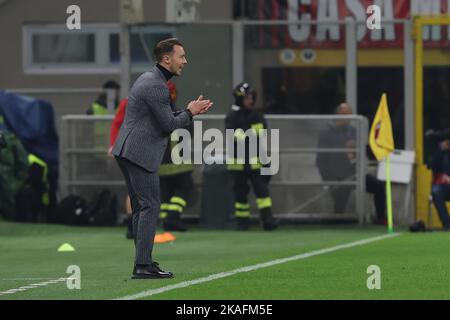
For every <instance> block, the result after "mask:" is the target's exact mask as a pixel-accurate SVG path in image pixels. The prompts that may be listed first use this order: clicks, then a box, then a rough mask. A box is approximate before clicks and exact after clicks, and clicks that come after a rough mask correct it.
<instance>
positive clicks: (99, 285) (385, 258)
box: [0, 221, 450, 300]
mask: <svg viewBox="0 0 450 320" xmlns="http://www.w3.org/2000/svg"><path fill="white" fill-rule="evenodd" d="M124 233H125V230H124V228H123V227H117V228H92V227H89V228H87V227H69V226H59V225H41V224H16V223H7V222H2V221H0V292H5V291H8V290H11V289H17V288H20V287H26V286H28V285H30V284H35V283H41V282H45V281H47V280H46V279H58V278H61V277H63V278H64V277H68V276H70V275H69V274H67V273H66V269H67V267H68V266H69V265H77V266H79V267H80V270H81V289H80V290H77V289H74V290H69V289H68V288H67V285H66V282H65V281H62V282H58V283H52V284H48V285H45V286H40V287H34V288H29V289H25V290H23V291H16V292H14V293H12V294H0V300H3V299H4V300H10V299H12V300H17V299H116V298H122V297H125V296H129V295H134V294H138V293H141V292H146V291H149V290H152V289H156V288H161V287H165V286H168V285H174V284H178V283H182V282H185V281H189V280H195V279H199V278H203V277H206V276H209V275H214V274H217V273H220V272H226V271H230V270H234V269H237V268H242V267H245V266H251V265H255V264H259V263H264V262H268V261H273V260H275V259H280V258H286V257H291V256H296V255H299V254H303V253H308V252H313V251H315V250H320V249H326V248H331V247H334V246H337V245H341V244H348V243H351V242H354V241H357V240H362V239H368V238H372V237H376V236H379V235H384V234H386V231H385V228H381V227H360V226H282V227H281V228H280V229H279V230H277V231H275V232H263V231H261V230H260V229H258V228H256V227H255V228H253V229H252V230H250V231H249V232H238V231H229V230H228V231H215V230H214V231H211V230H200V229H195V228H191V230H189V231H188V232H186V233H174V234H175V236H176V237H177V240H176V241H175V242H173V243H165V244H156V245H155V248H154V260H156V261H158V262H160V263H161V266H162V268H163V269H167V270H170V271H172V272H174V273H175V278H173V279H168V280H131V279H130V276H131V272H132V268H133V256H134V252H133V251H134V245H133V242H132V241H130V240H127V239H125V236H124ZM449 240H450V233H449V232H431V233H420V234H412V233H408V232H407V231H405V230H403V232H401V234H400V235H398V236H396V237H392V238H387V239H383V240H379V241H375V242H371V243H368V244H364V245H360V246H355V247H349V248H345V249H341V250H337V251H333V252H328V253H324V254H321V255H316V256H312V257H308V258H305V259H300V260H295V261H290V262H286V263H283V264H278V265H273V266H269V267H266V268H261V269H258V270H254V271H249V272H241V273H237V274H234V275H232V276H228V277H225V278H221V279H216V280H212V281H208V282H204V283H200V284H196V285H190V286H187V287H184V288H177V289H174V290H170V291H166V292H162V293H159V294H155V295H152V296H148V297H144V299H167V300H169V299H224V300H229V299H250V300H268V299H295V300H303V299H450V246H448V244H449V243H450V242H449ZM66 242H67V243H70V244H71V245H72V246H73V247H74V248H75V249H76V250H75V251H74V252H57V248H58V247H59V246H60V245H61V244H63V243H66ZM370 265H377V266H379V267H380V270H381V277H380V279H381V289H379V290H369V289H368V288H367V285H366V283H367V279H368V278H369V277H370V276H371V275H370V274H368V273H367V268H368V266H370Z"/></svg>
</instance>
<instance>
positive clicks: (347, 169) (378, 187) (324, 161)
mask: <svg viewBox="0 0 450 320" xmlns="http://www.w3.org/2000/svg"><path fill="white" fill-rule="evenodd" d="M352 113H353V112H352V108H351V107H350V105H349V104H347V103H341V104H340V105H339V106H338V107H337V108H336V109H335V114H336V115H351V114H352ZM355 146H356V130H355V128H354V127H353V126H351V125H350V120H348V119H341V120H334V121H333V122H331V123H330V124H329V126H328V128H327V129H325V130H322V131H321V132H320V134H319V142H318V148H320V149H353V148H355ZM316 165H317V167H318V169H319V172H320V175H321V177H322V180H324V181H345V180H347V181H353V180H354V176H355V174H356V154H355V152H353V151H352V152H347V153H344V152H320V153H318V154H317V158H316ZM352 188H353V187H352V186H347V185H344V186H343V185H339V186H332V187H331V188H330V192H331V196H332V198H333V202H334V212H335V213H343V212H344V211H345V207H346V205H347V202H348V198H349V196H350V192H351V190H352ZM366 191H367V192H369V193H373V194H374V202H375V209H376V221H375V222H376V224H383V225H384V224H386V192H385V188H384V183H383V182H382V181H380V180H378V179H377V178H376V177H375V176H373V175H371V174H367V175H366Z"/></svg>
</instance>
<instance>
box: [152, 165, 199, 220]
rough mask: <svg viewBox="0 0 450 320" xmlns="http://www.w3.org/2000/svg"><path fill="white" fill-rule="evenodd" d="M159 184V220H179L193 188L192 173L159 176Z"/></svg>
mask: <svg viewBox="0 0 450 320" xmlns="http://www.w3.org/2000/svg"><path fill="white" fill-rule="evenodd" d="M159 182H160V184H161V213H160V218H162V219H165V218H169V219H170V218H171V217H177V218H179V216H180V215H181V214H182V213H183V211H184V209H185V208H186V205H187V199H188V197H189V195H190V194H191V193H192V190H193V188H194V182H193V180H192V172H183V173H179V174H174V175H167V176H160V177H159Z"/></svg>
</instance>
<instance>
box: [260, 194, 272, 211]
mask: <svg viewBox="0 0 450 320" xmlns="http://www.w3.org/2000/svg"><path fill="white" fill-rule="evenodd" d="M256 205H257V207H258V209H264V208H270V207H271V206H272V199H271V198H270V197H267V198H257V199H256Z"/></svg>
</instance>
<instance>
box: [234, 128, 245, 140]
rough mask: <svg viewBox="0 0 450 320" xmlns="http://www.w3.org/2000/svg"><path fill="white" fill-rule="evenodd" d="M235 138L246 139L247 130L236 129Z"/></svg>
mask: <svg viewBox="0 0 450 320" xmlns="http://www.w3.org/2000/svg"><path fill="white" fill-rule="evenodd" d="M234 138H235V139H236V140H239V141H242V140H245V132H244V130H242V129H241V128H239V129H236V130H235V131H234Z"/></svg>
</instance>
